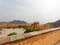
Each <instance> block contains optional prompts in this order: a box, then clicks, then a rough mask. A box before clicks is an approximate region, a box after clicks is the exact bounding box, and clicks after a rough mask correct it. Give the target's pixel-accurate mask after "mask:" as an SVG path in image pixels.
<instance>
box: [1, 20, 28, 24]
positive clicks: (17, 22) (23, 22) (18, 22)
mask: <svg viewBox="0 0 60 45" xmlns="http://www.w3.org/2000/svg"><path fill="white" fill-rule="evenodd" d="M26 23H27V22H25V21H20V20H13V21H10V22H0V24H26Z"/></svg>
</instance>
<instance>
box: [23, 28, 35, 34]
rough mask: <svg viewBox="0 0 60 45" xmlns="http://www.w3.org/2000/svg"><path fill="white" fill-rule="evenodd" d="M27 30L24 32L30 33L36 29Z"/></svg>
mask: <svg viewBox="0 0 60 45" xmlns="http://www.w3.org/2000/svg"><path fill="white" fill-rule="evenodd" d="M25 30H26V31H25V32H24V33H29V32H33V31H34V29H33V28H26V29H25Z"/></svg>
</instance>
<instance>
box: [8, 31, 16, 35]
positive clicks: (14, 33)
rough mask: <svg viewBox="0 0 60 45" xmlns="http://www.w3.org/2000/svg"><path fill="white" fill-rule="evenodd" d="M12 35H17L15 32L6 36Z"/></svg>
mask: <svg viewBox="0 0 60 45" xmlns="http://www.w3.org/2000/svg"><path fill="white" fill-rule="evenodd" d="M12 35H17V33H16V32H11V33H9V34H8V36H12Z"/></svg>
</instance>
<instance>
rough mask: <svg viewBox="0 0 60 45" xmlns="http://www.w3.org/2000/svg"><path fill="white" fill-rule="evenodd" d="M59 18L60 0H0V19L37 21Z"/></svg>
mask: <svg viewBox="0 0 60 45" xmlns="http://www.w3.org/2000/svg"><path fill="white" fill-rule="evenodd" d="M58 19H60V0H0V21H11V20H25V21H27V22H30V23H31V22H33V21H39V22H41V23H42V24H44V23H47V22H54V21H56V20H58Z"/></svg>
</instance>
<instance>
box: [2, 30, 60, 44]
mask: <svg viewBox="0 0 60 45" xmlns="http://www.w3.org/2000/svg"><path fill="white" fill-rule="evenodd" d="M59 41H60V30H56V31H52V32H48V33H45V34H41V35H37V36H34V37H30V38H27V39H23V40H19V41H16V42H10V43H6V44H2V45H56V43H57V42H59Z"/></svg>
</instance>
